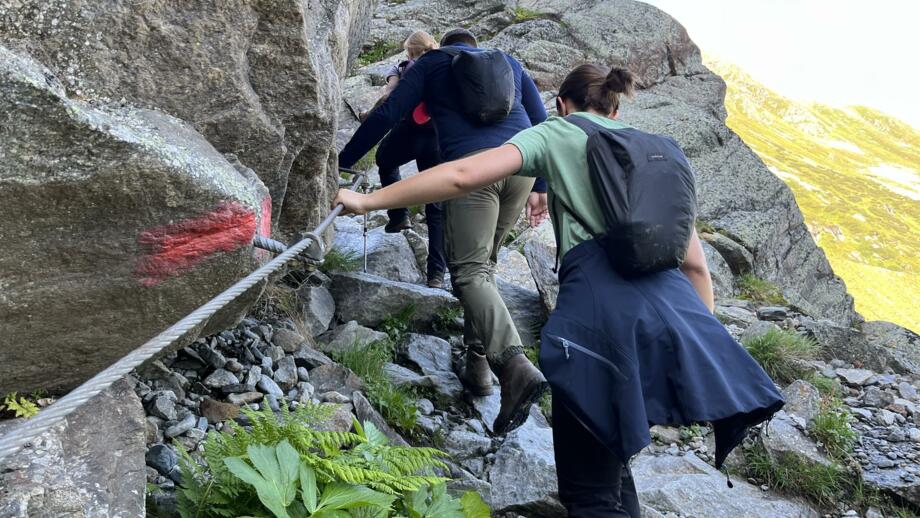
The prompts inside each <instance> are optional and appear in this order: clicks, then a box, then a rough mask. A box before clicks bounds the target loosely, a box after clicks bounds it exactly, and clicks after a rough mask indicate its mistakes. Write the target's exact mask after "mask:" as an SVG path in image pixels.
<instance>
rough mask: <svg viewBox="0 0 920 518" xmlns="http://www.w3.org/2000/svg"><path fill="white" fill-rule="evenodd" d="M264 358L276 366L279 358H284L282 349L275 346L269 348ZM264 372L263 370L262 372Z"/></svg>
mask: <svg viewBox="0 0 920 518" xmlns="http://www.w3.org/2000/svg"><path fill="white" fill-rule="evenodd" d="M265 357H266V358H271V360H272V363H275V364H277V363H278V362H279V361H281V358H284V349H282V348H280V347H278V346H277V345H272V346H269V347H268V348H267V349H266V350H265ZM264 370H265V369H263V371H264Z"/></svg>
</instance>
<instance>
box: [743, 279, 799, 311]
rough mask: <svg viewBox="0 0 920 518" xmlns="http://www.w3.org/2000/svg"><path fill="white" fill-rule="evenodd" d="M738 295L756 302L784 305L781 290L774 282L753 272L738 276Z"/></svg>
mask: <svg viewBox="0 0 920 518" xmlns="http://www.w3.org/2000/svg"><path fill="white" fill-rule="evenodd" d="M738 296H739V297H740V298H742V299H745V300H750V301H751V302H754V303H757V304H773V305H779V306H782V305H786V304H788V302H787V301H786V298H785V297H783V292H782V291H780V289H779V288H777V287H776V285H775V284H773V283H771V282H769V281H765V280H763V279H761V278H759V277H757V276H755V275H754V274H751V273H746V274H744V275H742V276H741V277H739V278H738Z"/></svg>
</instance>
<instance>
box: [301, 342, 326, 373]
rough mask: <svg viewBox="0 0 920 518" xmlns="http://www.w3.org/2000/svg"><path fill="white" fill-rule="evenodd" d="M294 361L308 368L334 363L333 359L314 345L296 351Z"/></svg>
mask: <svg viewBox="0 0 920 518" xmlns="http://www.w3.org/2000/svg"><path fill="white" fill-rule="evenodd" d="M294 361H295V362H296V363H297V365H300V366H302V367H305V368H306V369H307V370H309V369H315V368H316V367H319V366H320V365H329V364H330V363H332V360H331V359H330V358H329V357H328V356H326V355H325V354H323V353H321V352H320V351H317V350H316V349H314V348H312V347H306V346H304V347H301V348H300V349H299V350H298V351H297V352H295V353H294Z"/></svg>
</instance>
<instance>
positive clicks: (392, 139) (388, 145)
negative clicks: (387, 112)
mask: <svg viewBox="0 0 920 518" xmlns="http://www.w3.org/2000/svg"><path fill="white" fill-rule="evenodd" d="M413 160H415V163H416V165H418V170H419V171H424V170H425V169H430V168H432V167H434V166H436V165H438V164H440V163H441V157H440V153H439V150H438V137H437V134H436V133H435V131H434V129H433V128H430V127H424V126H417V125H415V124H414V123H412V122H410V121H406V120H404V121H402V122H400V123H399V124H397V125H396V127H395V128H393V130H392V131H390V133H389V134H388V135H387V136H386V137H384V139H383V141H381V142H380V146H378V147H377V158H376V162H377V167H378V168H379V169H380V183H381V184H383V186H384V187H386V186H387V185H390V184H392V183H396V182H398V181H399V180H400V176H399V166H401V165H403V164H408V163H409V162H411V161H413ZM408 214H409V211H408V210H406V209H404V208H403V209H392V210H388V211H387V215H388V216H389V217H390V220H391V221H397V220H400V219H403V218H405V217H407V216H408ZM425 220H426V221H427V223H428V272H427V273H428V277H429V278H430V277H431V276H432V275H437V274H443V273H444V272H445V271H447V258H446V257H445V255H444V230H443V224H442V220H443V214H442V209H441V204H440V203H429V204H427V205H425Z"/></svg>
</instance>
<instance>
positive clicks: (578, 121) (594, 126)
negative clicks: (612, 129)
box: [565, 114, 607, 137]
mask: <svg viewBox="0 0 920 518" xmlns="http://www.w3.org/2000/svg"><path fill="white" fill-rule="evenodd" d="M565 121H566V122H568V123H570V124H572V125H574V126H578V127H579V128H581V131H584V132H585V134H587V135H588V136H589V137H590V136H591V135H594V134H595V133H597V132H598V131H601V130H604V129H607V128H605V127H603V126H601V125H600V124H598V123H596V122H593V121H589V120H588V119H586V118H584V117H581V116H579V115H575V114H572V115H566V116H565Z"/></svg>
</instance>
